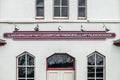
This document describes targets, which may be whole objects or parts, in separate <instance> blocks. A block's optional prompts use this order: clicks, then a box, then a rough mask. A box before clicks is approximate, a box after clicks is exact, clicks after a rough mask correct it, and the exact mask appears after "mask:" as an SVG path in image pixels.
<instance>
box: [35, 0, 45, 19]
mask: <svg viewBox="0 0 120 80" xmlns="http://www.w3.org/2000/svg"><path fill="white" fill-rule="evenodd" d="M36 17H44V0H36Z"/></svg>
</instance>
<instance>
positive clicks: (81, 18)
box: [77, 0, 87, 20]
mask: <svg viewBox="0 0 120 80" xmlns="http://www.w3.org/2000/svg"><path fill="white" fill-rule="evenodd" d="M79 8H85V17H80V16H79ZM77 11H78V12H77V14H78V19H80V20H85V19H87V0H85V6H79V0H78V8H77Z"/></svg>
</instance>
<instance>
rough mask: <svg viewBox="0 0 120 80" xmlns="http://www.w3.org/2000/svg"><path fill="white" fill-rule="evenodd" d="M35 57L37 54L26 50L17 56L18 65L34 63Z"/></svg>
mask: <svg viewBox="0 0 120 80" xmlns="http://www.w3.org/2000/svg"><path fill="white" fill-rule="evenodd" d="M34 58H35V56H33V55H32V54H30V53H28V52H27V51H25V52H23V53H22V54H20V55H18V56H17V60H18V65H34Z"/></svg>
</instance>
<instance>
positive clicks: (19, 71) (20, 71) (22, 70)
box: [18, 67, 25, 78]
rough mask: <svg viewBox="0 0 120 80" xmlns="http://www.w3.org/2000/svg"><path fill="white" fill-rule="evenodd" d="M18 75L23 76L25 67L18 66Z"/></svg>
mask: <svg viewBox="0 0 120 80" xmlns="http://www.w3.org/2000/svg"><path fill="white" fill-rule="evenodd" d="M18 77H19V78H25V67H19V68H18Z"/></svg>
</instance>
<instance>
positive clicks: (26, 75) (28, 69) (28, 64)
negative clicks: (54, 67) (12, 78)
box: [17, 51, 35, 80]
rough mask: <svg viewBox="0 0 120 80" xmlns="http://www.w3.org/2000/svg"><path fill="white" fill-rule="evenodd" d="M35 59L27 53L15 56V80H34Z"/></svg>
mask: <svg viewBox="0 0 120 80" xmlns="http://www.w3.org/2000/svg"><path fill="white" fill-rule="evenodd" d="M34 58H35V57H34V56H33V55H31V54H30V53H28V52H26V51H25V52H23V53H22V54H21V55H19V56H17V80H35V75H34V71H35V63H34V62H35V61H34V60H35V59H34Z"/></svg>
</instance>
